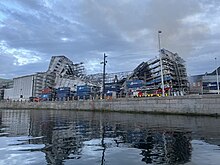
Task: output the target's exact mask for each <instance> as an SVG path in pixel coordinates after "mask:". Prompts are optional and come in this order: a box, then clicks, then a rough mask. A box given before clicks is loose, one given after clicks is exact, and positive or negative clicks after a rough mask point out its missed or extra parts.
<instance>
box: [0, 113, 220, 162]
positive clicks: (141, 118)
mask: <svg viewBox="0 0 220 165" xmlns="http://www.w3.org/2000/svg"><path fill="white" fill-rule="evenodd" d="M204 122H206V124H204ZM209 123H212V124H209ZM214 124H218V125H214ZM219 126H220V120H219V119H215V118H204V117H203V118H201V117H182V116H160V115H137V114H136V115H134V114H118V113H95V112H74V111H48V110H0V140H1V141H2V140H5V141H4V143H1V142H0V155H1V156H0V159H1V161H0V164H17V163H19V161H22V160H21V159H22V157H24V156H25V155H27V156H28V155H29V156H30V155H31V156H32V159H31V160H30V159H26V160H28V161H25V162H24V160H23V164H73V163H75V164H83V165H84V164H101V165H104V164H128V165H129V164H186V163H190V162H192V160H195V159H194V154H193V153H195V151H194V152H193V146H192V144H193V145H194V143H192V140H194V139H196V140H200V139H203V141H206V142H210V140H212V142H213V141H214V142H213V143H215V145H219V144H220V143H219V142H220V140H219V135H220V130H219ZM214 127H215V130H213V129H212V128H214ZM207 128H208V129H207ZM213 139H215V140H213ZM197 144H198V143H195V145H197ZM3 149H4V150H7V151H4V150H3ZM12 154H17V155H18V156H19V157H20V158H21V159H16V160H17V161H16V160H14V161H12V160H13V158H12V159H11V162H10V163H8V162H9V160H7V159H6V156H7V155H8V156H11V155H12ZM42 154H44V156H42ZM13 162H15V163H13Z"/></svg>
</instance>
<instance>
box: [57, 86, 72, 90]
mask: <svg viewBox="0 0 220 165" xmlns="http://www.w3.org/2000/svg"><path fill="white" fill-rule="evenodd" d="M57 91H70V87H60V88H57Z"/></svg>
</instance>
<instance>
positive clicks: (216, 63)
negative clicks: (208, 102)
mask: <svg viewBox="0 0 220 165" xmlns="http://www.w3.org/2000/svg"><path fill="white" fill-rule="evenodd" d="M215 61H216V80H217V82H216V83H217V90H218V94H219V81H218V62H217V58H215Z"/></svg>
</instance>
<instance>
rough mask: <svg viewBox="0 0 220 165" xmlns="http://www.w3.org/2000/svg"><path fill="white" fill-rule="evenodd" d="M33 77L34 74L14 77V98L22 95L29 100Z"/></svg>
mask: <svg viewBox="0 0 220 165" xmlns="http://www.w3.org/2000/svg"><path fill="white" fill-rule="evenodd" d="M33 78H34V76H33V75H30V76H24V77H18V78H14V88H13V96H14V98H13V99H15V100H16V99H17V100H18V99H20V96H21V95H22V96H23V98H22V99H24V100H28V99H29V97H31V96H32V93H33V92H32V91H33Z"/></svg>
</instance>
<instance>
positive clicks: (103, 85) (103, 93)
mask: <svg viewBox="0 0 220 165" xmlns="http://www.w3.org/2000/svg"><path fill="white" fill-rule="evenodd" d="M106 57H107V56H106V55H105V53H104V60H103V62H102V64H103V82H102V99H104V95H105V66H106V63H107V61H106Z"/></svg>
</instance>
